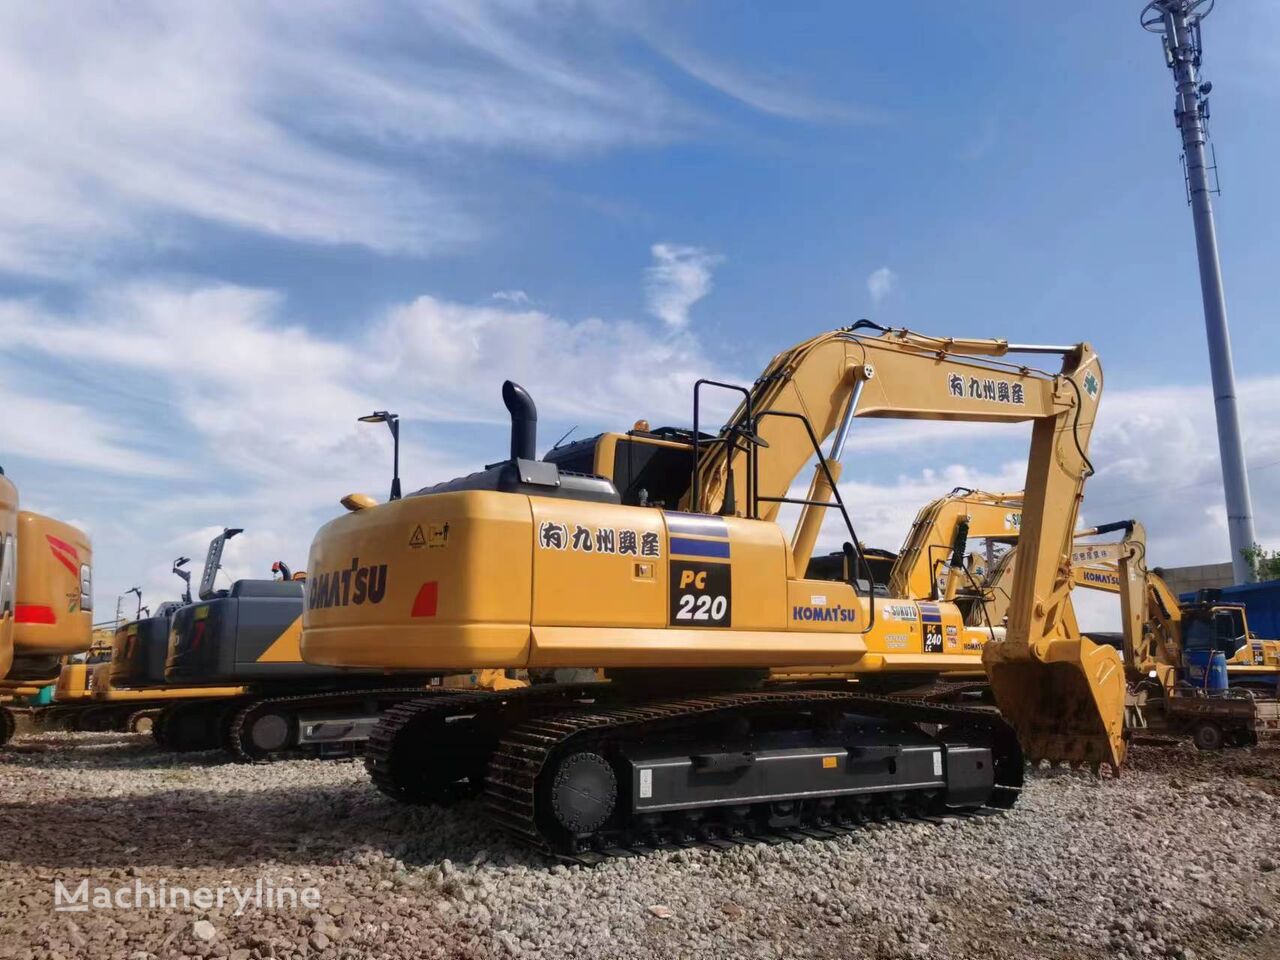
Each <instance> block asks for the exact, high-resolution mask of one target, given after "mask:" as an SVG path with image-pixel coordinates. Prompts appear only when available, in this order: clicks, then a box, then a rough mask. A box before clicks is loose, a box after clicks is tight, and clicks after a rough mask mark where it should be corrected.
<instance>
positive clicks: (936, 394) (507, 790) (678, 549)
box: [302, 321, 1124, 859]
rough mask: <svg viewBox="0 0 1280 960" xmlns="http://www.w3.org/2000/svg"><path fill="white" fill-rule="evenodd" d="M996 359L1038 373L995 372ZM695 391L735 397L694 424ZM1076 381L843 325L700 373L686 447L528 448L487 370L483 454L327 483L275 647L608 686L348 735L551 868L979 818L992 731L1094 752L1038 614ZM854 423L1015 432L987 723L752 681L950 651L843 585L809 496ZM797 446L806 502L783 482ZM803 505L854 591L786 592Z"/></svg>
mask: <svg viewBox="0 0 1280 960" xmlns="http://www.w3.org/2000/svg"><path fill="white" fill-rule="evenodd" d="M1017 354H1031V355H1035V354H1041V355H1050V356H1056V357H1058V358H1060V360H1061V363H1062V366H1061V369H1060V370H1059V371H1058V372H1056V373H1053V372H1045V371H1040V370H1037V369H1035V368H1033V367H1031V366H1029V365H1027V363H1026V362H1025V360H1019V361H1017V362H1014V361H1012V360H1009V359H1005V358H1006V357H1009V356H1012V355H1017ZM711 389H725V390H730V391H734V392H736V393H737V394H739V395H740V396H741V402H740V404H739V406H738V408H737V410H736V411H735V413H734V414H733V416H732V417H731V418H730V420H729V421H728V422H727V423H726V424H725V425H724V427H723V428H722V429H721V430H720V431H719V432H718V434H716V435H715V436H712V437H707V436H705V435H704V434H703V433H702V432H701V431H700V429H699V428H700V423H699V420H700V410H701V405H702V402H703V394H704V393H705V391H707V390H711ZM1101 389H1102V371H1101V366H1100V364H1099V361H1098V358H1097V356H1096V354H1095V353H1094V352H1093V350H1092V349H1091V348H1090V347H1089V345H1088V344H1075V345H1071V346H1030V345H1016V344H1010V343H1008V342H1006V341H1003V340H957V339H951V338H937V337H930V336H925V335H923V334H919V333H914V332H911V331H907V330H900V329H893V330H890V329H885V328H882V327H879V326H876V325H874V324H870V323H868V322H866V321H863V322H860V323H857V324H854V325H853V326H851V327H848V328H844V329H840V330H836V331H833V332H830V333H824V334H821V335H819V336H816V337H814V338H812V339H810V340H807V341H805V342H803V343H801V344H799V345H797V346H795V347H793V348H791V349H789V350H787V351H785V352H783V353H781V354H779V355H778V356H777V357H775V358H774V360H773V362H772V363H771V364H770V365H769V366H768V368H767V369H766V370H765V371H764V373H763V375H762V376H761V377H760V378H759V379H758V380H757V381H756V383H755V384H754V385H753V386H752V387H750V388H747V387H738V386H734V385H729V384H722V383H717V382H712V381H705V380H703V381H699V382H698V383H697V384H696V385H695V388H694V423H693V429H692V430H691V431H681V430H673V429H669V428H667V429H662V430H658V431H648V430H643V429H637V430H634V431H632V432H630V433H627V434H603V435H601V436H598V437H595V438H593V439H591V440H585V441H579V442H577V443H573V444H568V445H566V446H563V447H559V448H558V449H556V450H554V451H552V452H551V453H550V454H549V455H548V456H547V457H546V458H545V459H543V460H539V459H537V455H536V453H535V431H536V410H535V407H534V404H533V401H532V399H531V398H530V397H529V395H528V394H527V393H526V392H525V391H524V390H523V389H522V388H520V387H518V386H517V385H515V384H513V383H511V382H507V383H506V384H505V385H504V387H503V399H504V402H505V403H506V406H507V408H508V410H509V411H510V413H511V416H512V442H511V450H510V456H509V458H508V459H506V460H504V461H502V462H499V463H497V464H495V465H493V466H491V467H489V468H487V469H486V470H484V471H482V472H480V473H476V474H472V475H470V476H468V477H463V478H460V479H457V480H453V481H449V482H446V483H441V484H438V485H436V486H434V487H428V488H425V489H423V490H420V491H418V492H417V493H414V494H411V495H409V496H407V497H405V498H403V499H396V500H393V501H390V502H387V503H384V504H376V503H375V502H374V501H373V500H372V498H369V497H367V496H363V495H350V496H348V497H346V498H345V499H344V501H343V502H344V505H345V506H347V508H348V511H349V512H348V513H347V514H346V515H345V516H340V517H338V518H337V519H335V520H332V521H330V522H329V523H328V524H326V525H325V526H324V527H323V528H322V529H321V530H320V531H319V533H318V534H317V535H316V538H315V540H314V541H313V543H312V547H311V554H310V559H309V569H310V571H311V581H310V584H309V587H310V589H309V591H308V597H307V609H306V612H305V614H304V618H303V638H302V645H303V653H304V656H305V657H306V659H307V660H308V662H311V663H318V664H327V665H330V666H334V667H356V668H361V667H362V668H395V669H411V670H420V671H426V672H432V673H444V672H448V671H452V670H457V669H468V668H474V667H492V668H520V667H531V668H556V667H563V668H585V667H602V668H604V670H605V671H606V673H607V675H608V676H609V678H610V682H608V683H601V684H550V685H546V686H532V687H529V688H526V689H524V690H519V691H510V692H491V693H476V694H462V695H457V696H453V697H437V698H429V699H422V700H416V701H412V702H407V703H403V704H401V705H399V706H397V707H395V708H393V709H392V710H390V711H388V713H387V714H386V715H385V716H384V717H383V719H382V720H381V721H380V722H379V724H378V726H377V728H376V729H375V731H374V733H373V735H372V737H371V739H370V744H369V749H368V752H367V758H366V764H367V766H368V768H369V770H370V773H371V775H372V778H373V780H374V782H375V783H376V784H377V785H378V787H379V788H380V789H382V790H383V791H384V792H386V793H388V794H390V795H391V796H393V797H397V798H399V799H402V800H407V801H416V802H436V801H441V800H445V799H448V798H449V797H451V796H453V795H455V794H456V793H457V792H459V791H461V790H467V789H472V790H474V789H477V788H481V789H483V791H484V796H485V807H486V810H487V812H488V815H489V816H490V818H491V819H492V820H493V821H494V823H495V824H497V825H499V826H500V827H501V828H503V829H504V830H506V831H507V832H509V833H510V834H512V835H513V836H515V837H518V838H521V839H523V840H524V841H526V842H528V843H530V844H532V845H534V846H536V847H538V848H541V849H543V850H546V851H549V852H552V853H554V854H557V855H560V856H565V857H573V858H579V859H581V858H589V857H598V856H601V855H605V854H607V853H608V852H609V851H611V850H614V849H616V848H630V849H635V848H637V847H642V848H643V847H647V846H651V845H653V844H656V843H660V842H666V841H667V840H669V839H671V838H673V837H675V838H681V839H687V840H690V841H697V840H704V841H707V842H718V841H720V840H723V839H726V838H732V837H735V836H739V835H747V834H758V833H769V832H772V833H786V832H788V831H795V830H799V829H806V830H822V829H831V828H835V827H841V826H845V825H848V824H850V823H854V822H858V821H861V820H863V819H865V818H867V817H868V816H884V815H894V814H901V813H905V812H921V813H923V812H925V811H928V810H939V809H946V808H975V807H981V806H983V805H989V806H994V807H1007V806H1009V805H1011V804H1012V803H1013V802H1014V801H1015V799H1016V796H1017V793H1018V790H1019V788H1020V785H1021V782H1022V776H1023V753H1022V751H1021V750H1020V749H1019V743H1018V741H1019V739H1021V740H1022V741H1023V743H1024V744H1025V746H1026V748H1027V751H1028V752H1029V753H1030V755H1031V756H1032V757H1033V758H1037V757H1044V758H1048V759H1054V760H1064V761H1086V762H1091V763H1095V764H1098V763H1102V762H1111V763H1112V764H1118V763H1119V761H1120V760H1121V758H1122V756H1123V751H1124V744H1123V740H1122V727H1123V709H1124V676H1123V670H1122V668H1121V664H1120V661H1119V657H1118V655H1117V653H1116V651H1114V650H1112V649H1110V648H1107V647H1096V646H1095V645H1094V644H1092V643H1090V642H1089V641H1088V640H1085V639H1083V638H1081V637H1079V636H1075V635H1072V634H1071V633H1070V632H1069V631H1068V630H1067V629H1066V627H1065V626H1064V624H1063V621H1062V618H1061V616H1060V611H1061V608H1062V604H1063V603H1064V601H1065V600H1066V598H1067V596H1068V594H1069V592H1070V589H1071V578H1070V575H1069V566H1070V564H1069V555H1070V550H1071V533H1072V529H1073V528H1074V526H1075V520H1076V515H1077V511H1078V507H1079V503H1080V499H1081V496H1082V493H1083V488H1084V483H1085V479H1086V477H1087V476H1088V474H1089V472H1090V466H1089V462H1088V459H1087V455H1086V450H1087V447H1088V441H1089V434H1090V431H1091V430H1092V427H1093V423H1094V419H1095V415H1096V411H1097V403H1098V399H1099V395H1100V392H1101ZM859 417H881V418H903V419H929V420H944V421H979V422H994V423H1000V422H1003V423H1023V422H1030V423H1031V425H1032V430H1031V448H1030V453H1029V461H1028V470H1027V478H1026V484H1025V489H1024V500H1023V505H1022V513H1021V523H1020V525H1019V540H1020V542H1021V543H1022V544H1023V548H1024V557H1026V558H1029V562H1023V563H1021V564H1020V565H1019V568H1018V570H1017V572H1016V574H1015V582H1014V590H1013V602H1012V604H1011V609H1010V620H1009V626H1008V628H1007V632H1006V638H1005V639H1004V640H1003V641H1002V642H999V643H988V644H986V646H985V649H984V650H983V660H984V663H985V666H986V669H987V671H988V673H989V675H990V677H991V681H992V684H993V688H994V691H995V694H996V697H997V700H998V702H999V705H1000V707H1001V710H1002V712H1004V713H1005V716H1006V717H1007V718H1008V720H1009V722H1010V723H1011V724H1012V727H1013V729H1011V728H1010V726H1009V724H1006V722H1005V721H1004V720H1002V719H1000V717H998V716H997V715H996V714H994V713H992V712H990V711H987V710H981V709H974V708H968V707H956V706H941V705H934V704H926V703H919V702H915V701H909V700H903V699H901V698H889V697H882V696H876V695H872V694H867V693H865V692H862V691H859V690H858V689H857V688H856V686H851V685H849V684H848V683H847V682H845V681H844V680H843V679H841V680H839V682H834V681H832V682H822V681H819V680H806V681H804V682H780V681H773V682H769V681H768V676H769V671H770V668H778V667H784V666H794V667H798V668H809V669H812V670H815V671H818V670H821V669H822V668H824V667H826V668H831V665H844V666H842V669H843V670H844V671H845V673H846V675H853V676H863V675H866V674H874V673H875V672H878V671H907V670H919V671H921V672H937V671H938V670H939V669H940V668H941V669H945V668H946V665H947V664H948V663H949V662H958V663H966V662H971V661H970V660H969V659H968V658H967V657H962V656H960V651H959V648H960V646H961V645H962V643H963V642H964V640H963V638H965V637H966V633H965V630H966V628H965V626H964V624H963V621H962V617H961V614H960V611H959V610H958V608H957V607H956V606H955V604H953V603H948V602H946V601H938V602H917V601H914V600H910V599H907V598H892V597H881V596H878V595H876V594H877V591H875V589H874V586H873V585H872V584H870V583H868V582H866V581H868V580H870V579H871V578H870V577H865V574H866V572H867V565H866V563H865V560H864V559H863V558H862V557H861V556H860V555H859V546H858V544H859V540H858V538H857V536H856V535H855V533H854V530H853V525H852V521H851V520H850V517H849V514H848V511H847V510H846V507H845V503H844V501H843V499H842V497H841V495H840V493H839V490H838V487H837V480H838V478H839V473H840V463H841V461H842V459H843V457H844V455H845V453H846V447H847V446H848V445H849V440H850V436H851V432H852V427H853V424H854V421H855V420H856V419H857V418H859ZM828 437H832V444H831V448H830V452H829V453H826V454H824V453H823V451H822V449H821V444H822V443H823V442H824V441H825V440H826V439H827V438H828ZM815 458H816V467H815V474H814V478H813V481H812V483H811V484H810V488H809V492H808V494H807V495H806V496H804V497H795V496H792V495H790V492H789V491H790V488H791V485H792V483H793V481H794V480H795V478H796V476H797V474H798V472H799V471H800V470H801V469H803V467H804V466H805V464H806V463H807V462H809V461H811V460H814V459H815ZM786 503H796V504H799V506H800V507H801V510H800V517H799V520H798V522H797V525H796V528H795V530H794V531H793V533H792V535H791V536H790V538H788V537H787V536H786V534H785V533H784V531H783V529H782V528H781V527H780V526H779V525H778V523H777V522H776V518H777V515H778V511H779V509H780V507H781V506H782V505H783V504H786ZM828 509H831V510H833V511H836V512H837V513H838V514H839V517H840V519H841V520H842V522H843V523H844V525H845V529H846V530H847V532H848V543H847V544H846V546H845V553H846V556H847V558H848V563H847V567H848V569H849V570H850V571H852V574H853V575H851V576H849V577H848V578H847V579H830V580H818V579H808V578H807V577H806V576H805V572H806V571H807V570H808V565H809V560H810V557H811V555H812V552H813V546H814V543H815V541H816V539H817V534H818V528H819V526H820V524H821V519H822V516H823V512H824V511H825V510H828ZM375 578H376V580H375ZM373 582H376V583H377V584H378V588H379V589H378V591H377V593H376V595H374V593H373V592H372V591H370V590H369V589H368V585H369V584H370V583H373ZM940 665H942V666H941V667H940ZM1015 731H1016V733H1017V735H1016V736H1015ZM790 835H797V834H794V833H791V834H790Z"/></svg>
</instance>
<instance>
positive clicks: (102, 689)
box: [60, 557, 243, 733]
mask: <svg viewBox="0 0 1280 960" xmlns="http://www.w3.org/2000/svg"><path fill="white" fill-rule="evenodd" d="M181 560H182V561H183V562H184V563H185V562H189V561H188V560H187V558H185V557H184V558H181ZM174 572H175V573H178V574H179V575H180V576H181V575H183V574H185V577H184V578H183V579H184V581H189V578H190V574H188V573H186V571H185V570H183V569H182V568H181V566H180V565H179V564H178V563H176V562H175V564H174ZM190 602H191V594H190V589H189V587H188V589H187V590H186V592H185V595H184V596H183V598H182V603H176V602H172V601H170V602H165V603H162V604H160V606H159V607H157V609H156V612H155V613H154V614H152V613H151V612H150V611H149V610H147V609H146V608H145V607H142V606H141V605H140V606H139V610H138V613H139V616H138V617H137V619H134V620H131V621H128V622H126V623H123V624H121V625H120V626H118V627H117V628H116V629H115V630H114V631H112V634H111V637H110V640H109V641H108V643H107V650H106V655H105V656H101V655H100V656H97V657H93V656H92V651H91V658H90V659H91V660H92V663H91V664H90V665H89V667H88V676H87V680H86V684H85V691H84V698H85V699H84V702H83V703H81V704H80V705H79V708H78V709H77V710H74V711H72V710H68V709H67V708H65V707H64V708H61V711H60V712H61V713H62V714H63V715H64V716H65V717H66V719H67V720H68V721H69V723H70V725H72V726H73V728H74V729H77V730H125V731H129V732H131V733H153V732H154V725H155V720H156V718H157V717H158V716H159V713H160V711H161V710H162V709H164V708H166V707H169V706H172V705H175V704H176V703H178V702H186V701H192V700H204V699H210V698H223V699H226V698H228V697H232V696H235V695H237V694H239V693H241V692H243V691H242V690H241V688H239V687H234V686H226V687H191V688H186V687H184V688H180V689H174V688H169V687H166V686H165V685H164V662H165V657H166V654H167V651H168V645H169V624H170V621H171V619H172V616H173V613H174V611H175V610H177V609H178V608H180V607H181V606H182V605H183V603H190ZM66 670H67V668H64V672H66Z"/></svg>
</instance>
